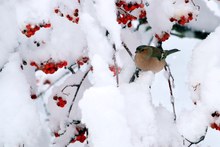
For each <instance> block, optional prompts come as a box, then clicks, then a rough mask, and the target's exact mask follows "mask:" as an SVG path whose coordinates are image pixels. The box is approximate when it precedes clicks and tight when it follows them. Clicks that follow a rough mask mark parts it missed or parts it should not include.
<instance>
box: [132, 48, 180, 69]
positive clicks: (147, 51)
mask: <svg viewBox="0 0 220 147" xmlns="http://www.w3.org/2000/svg"><path fill="white" fill-rule="evenodd" d="M178 51H179V50H178V49H171V50H163V49H162V48H157V47H154V46H147V45H140V46H138V47H137V48H136V52H135V53H136V54H135V57H134V62H135V65H136V67H137V68H138V69H140V70H142V71H152V72H153V73H158V72H160V71H161V70H162V69H163V68H164V66H166V65H167V63H166V61H165V59H166V57H167V56H168V55H170V54H172V53H175V52H178Z"/></svg>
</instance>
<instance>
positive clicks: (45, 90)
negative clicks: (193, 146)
mask: <svg viewBox="0 0 220 147" xmlns="http://www.w3.org/2000/svg"><path fill="white" fill-rule="evenodd" d="M126 2H138V3H141V2H142V1H141V0H126ZM143 2H144V3H146V4H147V5H145V7H144V8H143V9H146V11H147V19H148V20H147V21H148V22H149V24H146V25H142V26H140V28H139V30H135V29H136V28H135V27H134V26H132V27H131V28H121V25H119V24H118V23H117V21H116V19H117V14H116V12H117V7H116V6H115V0H108V1H103V0H93V1H88V0H81V1H80V3H79V1H74V2H73V1H70V0H64V1H63V0H54V1H49V0H38V1H34V0H28V1H27V0H17V1H15V0H9V1H6V0H2V1H1V2H0V18H1V24H0V69H1V70H0V93H1V95H0V100H1V103H0V118H1V121H0V132H1V133H0V146H4V147H18V146H22V145H23V144H24V146H28V147H29V146H30V147H39V146H41V147H47V146H53V147H62V146H68V147H70V146H71V147H82V146H85V147H88V146H90V147H108V146H109V147H124V146H125V147H149V146H156V147H157V146H158V147H160V146H163V147H170V146H173V147H177V146H178V147H181V146H188V145H189V142H187V141H186V140H185V145H183V141H184V138H186V139H188V140H190V141H195V142H196V141H198V140H199V139H200V137H201V136H203V135H205V134H206V128H207V127H208V130H207V134H206V138H205V140H204V141H203V142H201V143H200V144H199V146H219V145H220V142H219V140H218V138H219V131H215V130H213V129H211V128H210V127H209V126H210V124H211V123H213V122H215V123H217V124H220V119H219V117H212V116H211V114H212V113H214V112H220V110H219V108H220V101H219V96H220V95H219V92H218V90H219V88H220V86H219V85H220V84H219V83H220V78H219V74H220V59H219V55H220V52H219V45H218V41H219V38H220V27H218V28H217V29H216V27H217V26H218V25H219V14H218V13H219V7H217V6H216V7H215V8H214V7H213V6H212V5H213V4H207V6H206V3H208V2H204V1H198V0H197V1H195V4H196V5H194V4H193V1H190V2H188V3H186V2H184V1H183V0H175V1H174V0H172V1H166V0H160V1H159V0H148V1H146V0H145V1H143ZM214 3H215V4H218V6H219V3H218V2H217V1H215V2H214ZM197 5H199V6H200V9H199V11H198V7H197ZM55 8H59V9H60V10H61V11H62V12H63V13H64V17H61V16H59V15H57V14H55V13H54V9H55ZM75 9H78V10H79V18H80V19H79V23H78V24H76V23H73V22H71V21H69V20H68V19H67V18H66V15H67V14H71V15H73V14H72V13H73V11H74V10H75ZM211 10H214V12H213V11H211ZM137 11H138V10H137ZM189 12H192V13H193V18H194V19H195V21H194V22H191V23H189V24H188V25H187V26H189V27H191V28H192V29H193V30H204V31H208V32H212V31H214V30H215V31H214V32H213V33H212V34H210V35H209V36H208V37H207V39H205V40H197V39H192V38H191V39H189V38H183V39H180V38H177V37H174V36H171V37H170V38H169V40H167V41H166V42H164V43H163V48H164V49H165V50H169V49H173V48H177V49H180V50H181V51H180V52H177V53H175V54H173V55H171V56H169V57H168V58H167V60H166V61H167V63H168V64H169V66H170V68H171V72H172V75H173V77H174V82H175V88H174V89H173V93H174V98H175V107H176V115H177V120H176V121H174V114H173V112H172V106H171V104H170V93H169V92H170V90H169V88H168V83H167V79H168V73H167V72H165V71H164V70H163V71H161V72H159V73H158V74H153V73H152V72H150V71H149V72H140V73H139V77H138V78H136V79H135V81H134V82H133V83H129V80H130V77H131V76H132V74H133V73H134V71H135V64H134V61H133V57H134V54H135V50H136V47H137V46H139V45H143V44H148V43H149V42H150V40H151V38H152V36H154V35H155V33H157V34H161V33H162V32H168V33H169V32H170V31H171V29H172V26H173V24H174V22H171V21H170V18H171V17H175V18H180V17H181V16H186V15H188V13H189ZM132 14H134V13H132ZM197 15H198V17H195V16H197ZM42 22H50V23H51V27H50V28H42V29H40V30H39V31H37V32H36V34H35V35H34V36H32V37H30V38H27V37H26V36H25V35H24V34H22V33H21V31H22V30H23V29H24V28H25V26H26V25H27V24H29V23H30V24H32V25H34V24H40V23H42ZM135 23H136V26H137V25H138V24H137V21H136V22H132V24H135ZM148 25H150V26H151V28H152V29H151V30H149V31H147V32H146V27H148ZM106 31H108V32H109V35H106ZM35 41H38V42H40V47H37V46H36V44H35V43H34V42H35ZM122 41H123V42H124V43H125V44H126V45H127V46H128V48H129V49H130V51H131V53H132V54H133V56H132V57H130V56H129V54H128V52H127V51H126V50H125V49H124V47H123V46H122V44H121V43H122ZM114 44H115V45H116V50H117V51H116V54H115V56H116V60H117V64H118V66H119V68H120V69H121V72H120V74H119V87H116V76H114V75H113V73H112V72H111V71H110V69H109V67H110V66H114V61H113V59H112V58H113V54H114V48H113V45H114ZM150 45H154V44H153V43H151V44H150ZM82 57H89V61H88V62H87V63H84V64H83V65H79V64H78V63H77V61H78V60H79V59H80V58H82ZM61 60H62V61H63V60H65V61H67V62H68V66H70V65H73V66H72V67H71V68H72V69H73V70H74V72H75V73H74V72H73V73H72V72H70V71H69V70H68V69H67V68H62V69H59V70H58V71H57V72H56V73H54V74H51V75H47V74H45V73H43V72H42V71H41V70H38V71H35V70H36V69H35V68H34V67H32V66H30V62H31V61H35V62H36V63H42V62H43V63H46V62H48V61H52V62H59V61H61ZM24 61H25V62H27V65H26V64H25V63H24ZM89 70H90V71H89ZM87 73H88V75H87ZM45 80H49V83H47V84H44V82H45ZM79 86H80V87H79ZM76 90H79V91H78V94H77V96H75V92H76ZM31 94H36V95H39V97H38V98H37V99H36V100H33V99H31V97H30V96H31ZM54 96H60V97H62V99H63V100H66V104H65V106H63V107H59V106H58V105H57V102H58V101H57V100H54ZM77 120H81V121H82V122H81V123H85V125H86V127H87V128H88V131H89V136H88V138H87V140H86V141H84V143H80V142H78V141H76V142H75V143H71V144H69V142H70V141H71V139H73V138H74V137H76V136H77V132H78V130H77V129H76V126H77V124H74V123H73V122H74V121H77ZM80 125H82V124H80ZM55 133H58V134H60V136H59V137H55ZM87 143H88V144H87Z"/></svg>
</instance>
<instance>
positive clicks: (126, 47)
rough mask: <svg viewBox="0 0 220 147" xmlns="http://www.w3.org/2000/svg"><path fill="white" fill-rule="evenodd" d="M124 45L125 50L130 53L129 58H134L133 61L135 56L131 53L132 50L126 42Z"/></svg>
mask: <svg viewBox="0 0 220 147" xmlns="http://www.w3.org/2000/svg"><path fill="white" fill-rule="evenodd" d="M122 45H123V47H124V48H125V50H126V51H127V52H128V54H129V56H130V57H131V58H132V60H133V55H132V53H131V50H130V49H129V48H128V46H127V45H126V44H125V42H123V41H122Z"/></svg>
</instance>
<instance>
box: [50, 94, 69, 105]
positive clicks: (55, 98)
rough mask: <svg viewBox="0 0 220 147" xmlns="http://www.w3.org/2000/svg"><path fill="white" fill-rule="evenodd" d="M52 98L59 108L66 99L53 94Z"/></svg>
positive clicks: (64, 103)
mask: <svg viewBox="0 0 220 147" xmlns="http://www.w3.org/2000/svg"><path fill="white" fill-rule="evenodd" d="M53 99H54V100H55V101H56V102H57V106H59V107H61V108H63V107H64V106H65V105H66V103H67V101H66V100H65V99H63V98H62V97H61V96H59V97H58V96H56V95H55V96H54V97H53Z"/></svg>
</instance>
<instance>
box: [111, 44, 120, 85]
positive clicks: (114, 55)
mask: <svg viewBox="0 0 220 147" xmlns="http://www.w3.org/2000/svg"><path fill="white" fill-rule="evenodd" d="M113 49H114V53H113V57H112V58H113V61H114V66H115V72H116V76H115V78H116V84H117V87H119V76H118V74H119V71H118V64H117V61H116V51H117V50H116V47H115V44H113Z"/></svg>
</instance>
